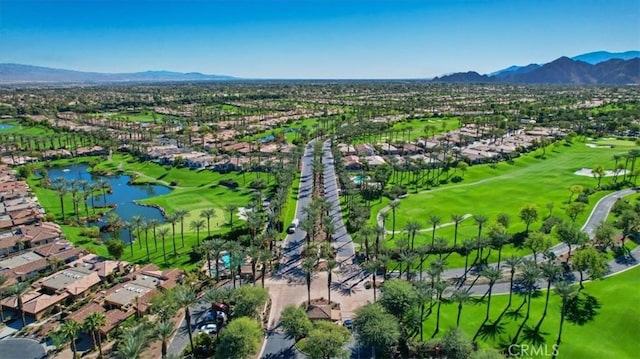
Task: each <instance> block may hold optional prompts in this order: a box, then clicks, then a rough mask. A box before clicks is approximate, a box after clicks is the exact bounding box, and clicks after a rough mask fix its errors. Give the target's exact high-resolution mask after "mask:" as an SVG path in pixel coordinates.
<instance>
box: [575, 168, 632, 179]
mask: <svg viewBox="0 0 640 359" xmlns="http://www.w3.org/2000/svg"><path fill="white" fill-rule="evenodd" d="M617 172H618V173H617V175H618V176H619V175H624V174H625V173H627V170H619V171H617ZM573 174H576V175H578V176H587V177H593V170H592V169H591V168H583V169H580V170H577V171H575V172H574V173H573ZM615 175H616V172H614V171H608V170H607V171H604V177H613V176H615Z"/></svg>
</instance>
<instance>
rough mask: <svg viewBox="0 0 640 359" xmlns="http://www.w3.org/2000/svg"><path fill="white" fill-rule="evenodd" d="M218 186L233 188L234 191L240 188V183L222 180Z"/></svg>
mask: <svg viewBox="0 0 640 359" xmlns="http://www.w3.org/2000/svg"><path fill="white" fill-rule="evenodd" d="M218 184H220V185H221V186H225V187H228V188H232V189H235V188H238V187H239V186H240V185H239V184H238V182H236V181H235V180H232V179H221V180H220V182H218Z"/></svg>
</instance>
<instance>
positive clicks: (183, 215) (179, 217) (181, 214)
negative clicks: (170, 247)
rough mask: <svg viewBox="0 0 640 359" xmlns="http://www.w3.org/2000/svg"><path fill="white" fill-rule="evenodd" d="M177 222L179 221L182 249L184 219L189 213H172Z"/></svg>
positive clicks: (180, 211) (181, 210)
mask: <svg viewBox="0 0 640 359" xmlns="http://www.w3.org/2000/svg"><path fill="white" fill-rule="evenodd" d="M174 214H175V215H176V217H178V220H179V221H180V240H181V241H182V247H184V219H185V218H186V217H187V215H188V214H189V211H187V210H184V209H178V210H176V211H175V213H174ZM182 247H180V248H182Z"/></svg>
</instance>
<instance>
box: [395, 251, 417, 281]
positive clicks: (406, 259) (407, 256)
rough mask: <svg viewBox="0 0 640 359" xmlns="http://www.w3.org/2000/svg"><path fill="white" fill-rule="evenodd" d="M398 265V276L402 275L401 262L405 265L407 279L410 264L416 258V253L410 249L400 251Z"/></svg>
mask: <svg viewBox="0 0 640 359" xmlns="http://www.w3.org/2000/svg"><path fill="white" fill-rule="evenodd" d="M399 259H400V260H399V262H398V265H400V277H402V263H405V264H406V265H407V280H409V276H410V275H411V273H410V272H411V264H412V263H413V261H414V260H415V259H416V255H415V254H414V253H413V252H410V251H403V252H402V253H400V258H399Z"/></svg>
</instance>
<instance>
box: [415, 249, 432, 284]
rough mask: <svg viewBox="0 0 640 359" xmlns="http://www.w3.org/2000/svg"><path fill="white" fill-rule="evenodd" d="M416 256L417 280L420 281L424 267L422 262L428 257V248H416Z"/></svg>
mask: <svg viewBox="0 0 640 359" xmlns="http://www.w3.org/2000/svg"><path fill="white" fill-rule="evenodd" d="M416 254H417V255H418V261H419V262H418V276H419V277H418V278H419V280H420V281H422V267H423V265H424V261H425V260H426V259H427V257H428V256H429V247H428V246H427V245H424V244H423V245H421V246H420V247H418V248H416Z"/></svg>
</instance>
